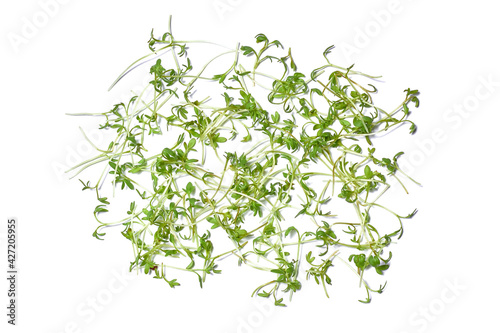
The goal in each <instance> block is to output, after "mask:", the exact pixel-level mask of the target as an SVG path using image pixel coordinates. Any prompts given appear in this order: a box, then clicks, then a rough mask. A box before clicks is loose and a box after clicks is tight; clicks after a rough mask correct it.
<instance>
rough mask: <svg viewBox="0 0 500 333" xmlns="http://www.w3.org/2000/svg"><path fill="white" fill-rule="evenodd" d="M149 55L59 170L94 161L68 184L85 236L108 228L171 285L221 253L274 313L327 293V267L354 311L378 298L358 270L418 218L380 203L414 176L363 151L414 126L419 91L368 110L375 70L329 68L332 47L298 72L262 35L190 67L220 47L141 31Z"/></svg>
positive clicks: (213, 268) (206, 271) (148, 270)
mask: <svg viewBox="0 0 500 333" xmlns="http://www.w3.org/2000/svg"><path fill="white" fill-rule="evenodd" d="M148 46H149V49H150V53H148V54H147V55H145V56H144V57H142V58H140V59H138V60H137V61H135V62H134V63H132V64H131V65H130V66H129V67H128V68H127V69H126V70H125V71H124V72H123V73H122V74H121V75H120V76H119V77H118V78H117V80H116V81H115V82H114V83H113V84H112V86H111V88H112V87H113V86H115V85H116V84H117V83H118V82H119V81H120V80H122V79H123V78H124V77H125V76H126V74H127V73H129V72H130V71H131V70H132V69H133V68H135V69H134V70H139V69H140V68H141V67H143V66H149V67H148V74H149V75H150V77H151V79H150V82H149V84H148V86H147V87H146V88H145V89H144V90H143V91H140V92H136V95H135V96H133V97H132V98H131V99H130V100H128V101H124V102H122V103H119V104H116V105H114V106H113V107H112V108H111V110H109V111H106V112H102V113H96V114H92V115H93V116H98V117H100V118H101V119H102V122H101V124H100V130H102V131H104V132H105V133H106V135H108V136H112V137H111V140H110V142H109V144H107V145H106V146H105V147H101V148H97V147H95V146H94V147H95V148H96V155H95V156H94V157H93V158H92V159H90V160H88V161H85V162H83V163H81V164H79V165H78V166H76V167H75V168H73V169H71V170H70V172H72V173H73V177H76V176H78V175H80V173H81V172H83V171H85V170H87V169H89V170H90V169H94V170H95V169H96V168H97V167H98V166H101V167H102V169H99V170H101V171H100V175H98V176H96V179H95V180H94V181H83V180H80V181H81V183H82V185H83V190H89V191H94V192H95V194H96V200H97V202H96V207H95V209H94V212H93V214H94V216H95V218H96V220H97V222H98V227H97V228H96V230H95V232H94V236H95V237H96V238H98V239H103V237H104V236H105V234H106V232H107V230H108V229H109V228H110V227H112V226H121V227H122V231H121V234H122V235H123V237H124V238H126V239H127V240H128V241H130V242H131V244H132V248H133V252H134V259H133V261H132V262H131V265H130V269H131V270H134V269H138V270H140V271H142V272H144V273H145V274H150V275H152V276H153V277H154V278H156V279H163V280H165V281H166V282H167V283H168V285H169V286H170V287H176V286H179V284H180V283H179V282H178V281H177V274H181V272H188V273H192V274H194V276H196V277H197V279H198V281H199V284H200V286H203V284H204V283H205V281H206V279H207V277H208V276H210V275H213V274H220V273H221V270H220V269H219V267H218V265H220V263H221V260H224V259H225V258H228V257H234V258H236V260H237V261H238V263H239V264H240V265H243V264H244V265H248V266H250V267H253V268H255V269H258V270H261V271H262V283H261V284H260V285H259V286H256V288H255V290H254V292H253V295H258V296H260V297H272V299H273V300H274V303H275V305H277V306H284V305H285V302H284V301H283V299H284V297H283V296H284V294H286V293H289V294H290V297H291V295H292V294H293V293H295V292H297V291H299V290H300V289H301V286H302V283H304V281H305V280H308V279H309V280H313V281H314V282H315V283H317V284H318V285H321V287H322V288H323V289H324V291H325V293H326V295H327V296H329V294H328V285H331V284H332V283H333V277H332V272H333V271H334V269H335V266H336V265H347V266H348V267H350V268H351V270H352V273H353V275H354V276H355V277H356V278H357V279H359V283H360V285H361V286H362V287H363V288H365V289H366V292H367V297H366V299H362V300H361V301H362V302H370V300H371V295H372V293H373V292H377V293H380V292H382V290H383V289H384V287H385V284H384V285H382V286H380V287H379V288H373V287H371V285H370V284H369V282H368V281H369V280H368V275H369V273H370V272H373V273H376V274H378V275H383V274H384V273H385V272H386V271H387V270H388V269H389V268H390V260H391V258H392V252H388V250H387V248H388V247H389V245H390V244H391V243H392V242H393V240H395V239H398V238H400V237H401V236H402V234H403V220H404V219H409V218H411V217H412V216H413V215H414V214H415V213H416V210H415V211H413V212H412V213H410V214H399V213H397V212H394V211H393V210H392V209H391V208H389V207H386V206H385V205H383V204H382V203H380V198H381V196H382V195H383V194H385V193H387V192H388V191H389V189H390V184H389V183H390V179H395V180H396V182H397V184H400V185H401V186H403V188H404V189H405V191H406V187H405V186H404V185H403V183H404V181H405V178H406V180H407V179H409V180H410V181H413V180H412V179H411V178H409V177H408V176H406V175H405V174H404V172H403V171H402V170H401V169H400V167H399V165H398V158H399V157H400V156H401V155H402V154H403V152H398V153H396V154H395V155H393V156H380V155H379V154H378V153H377V151H376V144H377V143H378V141H377V139H378V137H379V136H381V135H388V134H390V133H391V132H392V131H393V130H395V129H398V128H400V127H408V130H409V133H410V134H412V133H414V132H415V130H416V125H415V124H414V123H413V122H412V121H411V120H410V119H409V116H410V114H411V111H410V110H411V109H413V108H415V107H418V106H419V99H418V94H419V92H418V90H414V89H406V90H405V91H404V94H402V102H398V103H396V104H395V105H394V107H393V108H392V109H389V110H386V109H384V108H382V107H380V106H378V105H377V104H375V101H374V95H375V94H376V92H377V88H375V86H373V85H372V83H373V82H375V80H373V79H375V78H376V77H374V76H370V75H367V74H364V73H362V72H358V71H356V70H354V69H353V66H351V67H348V68H343V67H340V66H337V65H335V64H333V63H332V62H331V61H330V57H329V55H330V53H331V52H332V50H333V47H328V48H327V49H326V50H325V52H324V53H323V56H324V61H325V62H324V63H323V64H321V65H320V66H319V67H312V68H313V69H312V71H311V73H309V74H307V73H302V72H299V71H298V69H299V66H298V64H297V63H296V62H295V59H293V57H292V51H291V49H285V48H284V46H283V45H282V44H281V43H280V42H279V41H277V40H271V39H268V37H267V36H266V35H264V34H258V35H257V36H256V37H255V41H254V42H253V43H252V44H249V45H245V46H240V45H237V46H236V47H235V48H234V49H228V48H225V49H223V50H221V52H220V53H218V54H216V55H215V56H213V57H212V58H209V59H205V60H204V62H201V61H200V62H197V61H196V60H193V59H194V58H192V57H190V56H191V53H192V52H196V50H197V48H199V47H206V46H211V47H213V48H219V47H220V46H217V45H215V44H210V43H207V42H201V41H186V40H178V39H176V38H175V37H174V35H173V33H172V31H171V29H170V31H168V32H167V33H165V34H163V35H161V36H156V35H155V34H154V32H151V36H150V39H149V41H148ZM200 53H201V54H205V53H204V51H203V52H201V51H200ZM207 54H208V53H207ZM224 61H225V62H224ZM199 63H201V65H200V64H199ZM145 64H146V65H145ZM365 81H367V82H369V83H363V82H365ZM370 82H371V83H370ZM85 115H88V114H85ZM87 139H88V138H87ZM398 186H399V185H398ZM128 199H131V200H129V201H127V206H126V208H121V210H120V209H113V202H114V201H118V202H120V201H121V202H123V200H128ZM347 211H348V212H349V214H350V215H349V214H347V215H348V216H347V217H343V214H344V213H345V212H347ZM376 211H380V212H382V213H385V214H389V215H390V216H392V220H391V219H387V218H380V219H379V218H377V216H376V214H374V212H376ZM115 216H119V217H115ZM226 260H227V259H226Z"/></svg>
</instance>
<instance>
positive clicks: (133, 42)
mask: <svg viewBox="0 0 500 333" xmlns="http://www.w3.org/2000/svg"><path fill="white" fill-rule="evenodd" d="M494 3H495V2H494V1H491V0H476V1H439V2H437V1H430V0H420V1H419V0H413V1H409V0H400V1H392V2H391V1H388V0H387V1H381V0H377V1H373V0H363V1H308V2H305V1H269V0H267V1H260V0H254V1H251V0H232V1H230V0H218V1H213V0H207V1H201V0H197V1H177V2H174V1H166V0H163V1H141V2H139V1H124V0H121V1H116V0H113V1H94V0H90V1H78V0H71V1H68V0H66V1H62V0H61V1H56V0H52V1H49V0H45V1H44V0H41V1H33V0H25V1H17V2H5V1H4V2H2V4H1V5H0V22H1V34H0V36H1V39H0V43H1V59H2V62H1V64H0V66H1V72H0V73H1V80H0V85H1V89H0V92H1V97H2V98H1V102H2V103H1V109H0V112H1V114H2V116H1V119H2V121H1V125H0V126H1V129H0V135H1V150H2V160H1V163H0V177H1V183H0V199H1V200H0V219H1V220H2V224H1V225H2V227H1V230H0V236H1V242H2V247H1V248H2V250H1V251H2V254H1V255H0V259H1V260H0V262H1V264H0V267H2V270H3V271H6V266H5V263H6V255H5V248H6V246H5V239H6V238H5V230H6V227H5V222H6V221H7V218H8V217H10V216H15V217H17V218H18V219H19V246H20V252H19V272H20V275H19V285H18V288H19V296H18V303H19V308H18V326H16V327H15V328H14V327H11V326H10V325H7V324H6V321H7V317H6V316H5V315H4V313H6V311H7V310H6V309H5V307H6V302H7V295H6V294H7V285H6V281H5V279H2V282H1V283H0V305H1V308H2V309H3V310H0V318H1V319H0V322H1V324H0V327H2V328H1V331H2V332H6V330H5V328H7V332H14V331H19V332H35V331H36V332H54V333H55V332H57V333H61V332H109V331H110V330H112V331H123V332H133V331H138V330H154V331H157V330H158V331H160V332H161V331H178V332H198V331H200V330H203V331H204V332H276V331H278V330H282V331H305V330H308V331H311V332H314V331H318V332H319V331H321V332H330V331H332V332H333V331H342V332H366V331H367V330H372V331H374V332H381V331H382V330H383V331H384V332H391V333H392V332H393V333H403V332H407V333H412V332H444V331H454V332H470V331H489V332H492V331H495V330H498V327H499V324H498V321H497V316H498V312H499V310H500V306H499V305H498V299H499V297H500V292H499V290H498V275H497V273H498V259H497V244H498V232H499V231H500V227H499V222H500V221H499V217H498V213H497V209H496V208H497V207H496V205H497V204H498V199H499V195H498V188H499V185H500V181H499V177H498V175H497V167H498V158H497V157H498V148H497V144H498V141H499V140H498V134H497V133H498V125H499V124H500V116H499V107H498V103H499V102H500V98H499V97H500V71H499V70H500V65H499V59H500V47H499V41H498V32H499V31H500V23H499V20H498V17H497V15H498V9H497V7H496V6H495V5H494ZM44 13H45V14H44ZM169 15H173V29H174V33H175V35H176V36H177V38H181V39H207V40H212V41H215V42H218V43H221V44H224V45H228V46H230V47H232V46H234V45H236V42H238V41H241V42H246V43H251V42H253V37H254V36H255V35H256V34H257V33H261V32H262V33H265V34H266V35H268V36H269V38H271V39H279V40H280V41H281V42H282V43H283V45H285V46H290V47H292V50H296V54H297V55H296V58H297V59H296V61H297V63H298V64H299V70H300V64H301V63H307V61H308V60H311V59H317V58H318V56H319V55H320V54H321V52H322V51H323V50H324V49H325V48H326V47H327V46H329V45H331V44H335V45H336V46H337V48H336V49H335V50H334V53H333V54H332V57H334V58H335V59H337V60H338V63H339V64H340V65H343V66H349V65H350V64H352V63H356V67H357V69H359V70H362V71H365V72H368V73H373V74H382V75H383V76H384V81H385V83H384V87H383V89H387V91H394V93H395V99H396V100H398V101H399V98H400V97H401V96H402V95H401V94H402V91H403V90H404V89H406V88H408V87H411V88H416V89H419V90H420V91H421V107H420V108H419V109H418V111H416V112H414V114H413V117H414V120H415V121H416V122H417V124H418V126H419V130H418V132H417V134H415V135H414V136H404V139H401V140H398V141H397V142H394V145H395V147H397V149H400V150H404V151H406V152H407V154H406V155H405V156H407V159H406V160H405V161H406V166H407V170H408V172H409V173H410V174H411V175H412V176H413V177H415V178H417V179H418V180H419V181H420V182H421V183H422V184H423V187H421V188H419V187H416V186H413V187H411V188H410V190H411V193H410V196H409V197H408V199H407V200H411V206H415V207H418V209H419V213H418V214H417V215H416V216H415V218H414V219H412V220H411V221H408V223H407V224H406V229H405V235H404V236H403V238H402V239H401V240H400V241H399V242H398V244H397V245H395V246H394V248H393V252H394V259H393V261H392V264H393V266H392V267H391V269H390V270H389V271H388V272H387V274H386V277H387V279H388V281H389V283H388V287H387V289H386V291H385V292H384V293H383V294H381V295H374V299H373V301H372V303H371V304H369V305H365V304H361V303H359V302H357V299H358V298H361V297H363V292H362V291H360V290H358V289H357V288H356V283H353V284H347V285H339V283H343V280H342V279H340V280H339V282H338V283H337V284H336V280H335V274H333V275H332V278H333V284H334V289H332V290H333V292H332V293H331V295H330V296H331V298H330V299H327V298H325V297H324V295H323V294H322V291H321V288H319V287H316V286H315V285H313V284H312V283H311V284H307V285H306V286H305V287H304V290H303V291H301V292H299V293H298V294H297V295H296V297H294V299H293V301H292V302H291V303H290V305H289V306H288V307H287V308H285V309H282V308H279V309H275V308H270V307H268V306H267V305H265V304H264V305H263V306H259V304H257V303H256V302H255V300H253V299H251V298H250V293H251V291H252V290H253V288H252V287H254V286H255V285H256V283H255V281H252V280H251V278H249V277H248V276H247V275H246V274H247V271H246V270H244V269H243V268H239V269H238V268H236V266H234V267H233V268H234V269H226V270H225V271H223V274H222V275H220V276H216V277H213V278H212V279H209V281H208V283H207V284H206V285H205V287H204V289H203V290H200V289H199V288H197V286H196V281H194V282H193V283H191V282H189V281H187V282H185V283H184V285H183V286H182V287H180V288H176V289H170V288H169V287H168V286H167V285H166V284H165V283H164V282H161V281H156V280H153V279H152V278H148V277H145V278H143V277H140V278H134V277H131V276H130V275H123V271H124V270H125V269H126V267H127V264H128V261H129V260H131V258H132V257H131V252H130V248H129V246H128V244H126V243H125V242H126V240H125V239H123V238H121V237H119V235H113V234H112V233H110V234H109V235H108V236H109V237H107V238H106V241H104V242H100V241H97V240H95V239H94V238H93V237H91V234H92V232H93V230H94V228H95V226H96V225H95V222H94V221H93V218H92V216H91V211H92V209H93V207H94V201H93V200H92V201H90V200H88V199H89V196H88V195H86V193H83V192H81V191H80V189H81V186H80V185H79V184H78V183H77V182H75V181H71V182H70V181H67V180H66V179H64V178H61V177H60V174H59V173H58V172H57V168H58V166H60V165H65V166H70V165H69V164H71V163H72V162H74V159H75V158H81V159H83V158H88V157H90V155H88V156H83V155H84V154H79V155H78V156H76V157H75V156H74V154H75V151H76V152H77V153H78V151H77V149H78V147H79V144H80V145H81V142H82V140H83V139H82V136H81V134H80V132H79V131H78V126H79V125H81V124H83V125H85V124H86V123H85V122H86V121H87V120H85V119H82V118H78V119H76V118H71V117H69V116H66V115H65V113H67V112H103V111H106V110H108V109H109V107H110V106H111V105H112V104H113V103H114V102H116V98H117V97H118V96H119V95H120V92H123V91H126V89H127V88H130V86H129V85H133V84H134V82H133V81H128V82H127V83H126V84H125V83H124V85H122V86H118V87H117V88H118V89H117V92H111V93H109V92H107V88H108V86H109V84H110V83H111V82H112V81H113V80H114V79H115V78H116V76H117V75H118V74H119V73H120V72H121V71H122V70H123V69H124V68H125V67H126V66H127V65H128V64H129V63H130V62H131V61H133V60H135V59H136V58H138V57H140V56H142V55H144V54H146V53H148V49H147V44H146V41H147V40H148V38H149V33H150V31H151V29H152V28H155V29H156V30H157V31H158V32H160V31H166V30H167V23H168V17H169ZM31 24H34V29H33V27H31V29H30V28H29V25H31ZM485 82H490V83H485ZM120 89H121V90H120ZM459 110H462V111H459ZM460 112H461V113H460ZM2 276H3V275H2ZM117 276H119V277H120V278H117ZM181 282H183V281H181ZM93 299H96V300H97V301H96V302H97V303H96V305H95V307H94V308H92V306H91V304H92V300H93Z"/></svg>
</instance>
